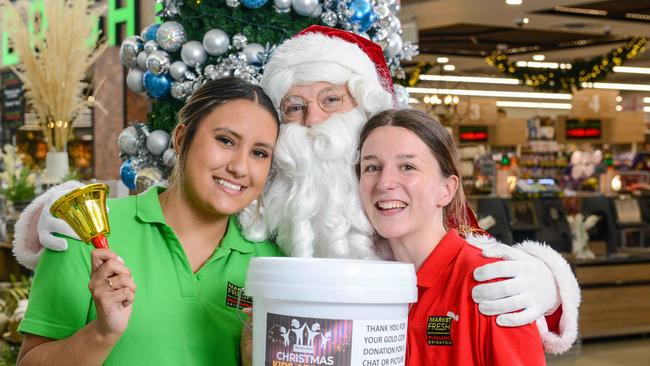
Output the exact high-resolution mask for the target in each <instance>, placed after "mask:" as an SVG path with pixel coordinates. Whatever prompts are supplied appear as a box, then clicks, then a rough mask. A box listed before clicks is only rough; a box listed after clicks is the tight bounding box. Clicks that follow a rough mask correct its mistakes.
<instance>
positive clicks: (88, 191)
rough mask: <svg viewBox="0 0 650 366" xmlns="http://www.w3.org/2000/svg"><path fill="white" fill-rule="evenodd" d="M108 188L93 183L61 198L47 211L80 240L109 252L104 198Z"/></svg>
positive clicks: (108, 229) (108, 228) (104, 185)
mask: <svg viewBox="0 0 650 366" xmlns="http://www.w3.org/2000/svg"><path fill="white" fill-rule="evenodd" d="M108 191H109V189H108V186H107V185H106V184H103V183H93V184H89V185H86V186H83V187H80V188H77V189H75V190H73V191H71V192H69V193H67V194H66V195H64V196H62V197H61V198H59V199H58V200H56V202H54V204H53V205H52V207H51V208H50V213H52V215H54V217H57V218H59V219H61V220H63V221H65V222H66V223H67V224H68V225H70V227H71V228H72V230H74V232H75V233H76V234H77V235H79V237H80V238H81V240H82V241H83V242H85V243H87V244H89V243H91V242H92V245H93V246H94V247H95V248H97V249H109V248H108V241H107V240H106V236H105V234H108V233H109V232H110V231H111V229H110V227H109V226H108V214H107V212H106V197H107V196H108Z"/></svg>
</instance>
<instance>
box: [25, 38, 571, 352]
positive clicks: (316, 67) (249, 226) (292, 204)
mask: <svg viewBox="0 0 650 366" xmlns="http://www.w3.org/2000/svg"><path fill="white" fill-rule="evenodd" d="M261 84H262V87H263V88H264V90H265V92H266V93H267V94H268V95H269V96H270V97H271V100H272V101H273V103H274V105H275V106H276V107H277V108H278V111H279V113H280V115H281V118H282V122H283V125H282V127H281V132H280V136H279V138H278V142H277V144H276V149H275V155H274V162H273V168H272V172H271V177H270V179H269V182H268V184H267V187H266V189H265V191H264V193H263V195H262V197H260V198H259V199H258V202H254V203H253V204H252V205H251V206H249V207H248V208H247V209H246V210H244V212H242V213H241V215H240V222H241V224H242V226H243V229H244V234H245V236H246V237H247V238H248V239H249V240H253V241H259V240H262V239H266V238H273V239H275V241H276V242H277V244H278V245H279V246H280V247H281V248H282V249H283V250H284V252H285V253H286V254H287V255H291V256H297V257H332V258H364V259H366V258H368V259H376V258H381V259H390V258H391V253H390V251H389V249H388V247H387V246H385V245H382V242H383V240H382V238H379V237H376V235H375V234H374V231H373V229H372V226H371V225H370V222H369V221H368V219H367V217H366V215H365V213H364V210H363V207H362V205H361V202H360V199H359V194H358V178H357V175H356V164H357V159H358V157H357V155H358V152H357V149H358V146H357V145H358V140H359V132H360V130H361V127H362V126H363V124H364V123H365V122H366V121H367V120H368V118H369V117H370V116H371V115H373V114H375V113H377V112H379V111H382V110H385V109H389V108H393V107H394V105H393V93H392V91H393V86H392V82H391V79H390V73H389V71H388V68H387V67H386V63H385V61H384V56H383V53H382V50H381V48H380V47H379V46H378V45H376V44H375V43H373V42H371V41H369V40H367V39H365V38H363V37H361V36H359V35H356V34H353V33H349V32H346V31H342V30H338V29H332V28H327V27H321V26H312V27H309V28H307V29H306V30H304V31H302V32H301V33H299V34H298V35H296V36H295V37H294V38H292V39H289V40H287V41H285V42H284V43H283V44H281V45H280V46H279V47H278V48H277V49H276V50H275V52H274V53H273V55H272V57H271V59H270V61H269V62H268V63H267V64H266V65H265V68H264V75H263V78H262V81H261ZM386 143H387V144H390V141H386ZM75 186H76V185H75V184H74V183H70V182H69V183H66V184H64V185H62V186H60V187H54V188H52V189H51V190H50V191H48V192H47V193H46V194H44V195H42V196H40V197H39V198H37V199H36V200H35V201H34V203H33V204H32V205H31V206H30V207H29V208H28V209H27V210H26V211H25V212H24V214H23V215H22V217H21V219H20V222H19V223H18V225H17V229H16V245H15V248H16V249H15V254H16V256H17V258H18V259H19V260H21V262H22V263H24V264H26V265H28V266H31V267H33V266H34V265H35V263H36V261H37V260H38V256H39V254H40V251H42V249H43V246H44V247H47V248H51V249H54V250H65V249H66V241H65V240H63V239H60V238H57V237H55V236H53V235H52V233H53V232H59V233H63V234H66V235H73V233H72V232H71V230H70V229H69V228H68V227H67V225H66V224H65V223H63V222H62V221H60V220H58V219H55V218H53V217H52V216H50V215H49V206H50V205H51V204H52V203H53V202H54V201H55V200H56V198H58V197H59V196H61V195H62V194H63V193H65V192H67V191H69V190H70V189H71V188H73V187H75ZM36 223H38V225H36ZM450 224H451V225H452V226H453V223H450ZM36 227H38V229H35V228H36ZM468 240H469V241H471V242H473V243H475V244H476V245H481V246H482V247H483V248H484V249H483V254H484V255H485V256H488V257H496V258H502V259H504V260H503V261H499V262H495V263H491V264H488V265H485V266H483V267H480V268H478V269H477V270H476V271H475V272H474V276H475V278H476V279H477V280H478V281H490V280H493V279H496V278H505V280H503V281H498V282H489V283H485V284H481V285H478V286H476V287H475V288H474V289H473V298H474V301H476V302H477V303H478V304H479V309H480V311H481V312H482V313H484V314H486V315H497V314H501V315H499V316H498V318H497V322H498V324H500V325H503V326H518V325H522V324H527V323H530V322H532V321H537V325H538V327H539V329H540V332H541V334H542V339H543V342H544V346H545V349H546V351H547V352H551V353H560V352H563V351H565V350H567V349H568V348H569V347H570V346H571V344H572V343H573V342H574V340H575V339H576V335H577V312H578V305H579V302H580V294H579V289H578V285H577V281H576V279H575V277H574V276H573V274H572V272H571V269H570V267H569V265H568V264H567V263H566V261H565V260H564V259H563V258H562V256H561V255H560V254H559V253H557V252H555V251H554V250H552V249H551V248H549V247H547V246H545V245H542V244H539V243H535V242H524V243H522V244H519V245H516V246H514V247H510V246H507V245H503V244H499V243H497V242H496V241H494V239H492V238H489V237H487V236H479V235H477V236H474V237H471V238H468Z"/></svg>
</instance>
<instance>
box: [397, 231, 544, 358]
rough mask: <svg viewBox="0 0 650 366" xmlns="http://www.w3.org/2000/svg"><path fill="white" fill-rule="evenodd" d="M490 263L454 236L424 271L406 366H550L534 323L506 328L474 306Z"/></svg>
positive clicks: (411, 316)
mask: <svg viewBox="0 0 650 366" xmlns="http://www.w3.org/2000/svg"><path fill="white" fill-rule="evenodd" d="M495 261H496V260H495V259H490V258H485V257H483V255H482V254H481V250H480V249H477V248H475V247H473V246H472V245H470V244H469V243H467V242H466V241H465V240H464V239H462V238H461V237H460V236H458V234H457V233H456V230H450V231H449V232H448V233H447V234H446V235H445V236H444V237H443V238H442V240H441V241H440V243H439V244H438V246H437V247H436V248H435V249H434V250H433V252H431V254H430V255H429V257H428V258H427V259H426V260H425V261H424V263H423V264H422V267H421V268H420V269H419V270H418V273H417V278H418V302H417V303H415V304H413V306H412V307H411V309H410V312H409V323H408V340H407V349H406V364H407V365H408V366H416V365H417V366H420V365H427V366H429V365H455V366H460V365H471V366H474V365H490V366H491V365H508V366H515V365H526V366H534V365H545V364H546V361H545V359H544V350H543V348H542V341H541V338H540V335H539V331H538V330H537V327H536V326H535V324H534V323H531V324H528V325H525V326H522V327H517V328H507V327H500V326H498V325H497V324H496V317H495V316H485V315H483V314H481V313H480V312H479V310H478V305H477V304H476V303H475V302H474V301H473V300H472V288H474V286H476V285H477V284H478V283H477V281H475V280H474V276H473V275H472V273H473V271H474V269H475V268H476V267H480V266H482V265H484V264H486V263H491V262H495Z"/></svg>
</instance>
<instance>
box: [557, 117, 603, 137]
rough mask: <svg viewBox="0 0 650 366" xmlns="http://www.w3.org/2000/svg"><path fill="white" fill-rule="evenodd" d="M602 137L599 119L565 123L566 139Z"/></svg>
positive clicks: (571, 120) (575, 120)
mask: <svg viewBox="0 0 650 366" xmlns="http://www.w3.org/2000/svg"><path fill="white" fill-rule="evenodd" d="M601 135H602V124H601V121H600V120H599V119H588V120H585V121H580V120H577V119H568V120H567V121H566V128H565V136H566V138H567V139H576V140H579V139H598V138H600V137H601Z"/></svg>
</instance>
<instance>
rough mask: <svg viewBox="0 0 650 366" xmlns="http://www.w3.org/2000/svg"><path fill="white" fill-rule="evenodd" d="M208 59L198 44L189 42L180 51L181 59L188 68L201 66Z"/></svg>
mask: <svg viewBox="0 0 650 366" xmlns="http://www.w3.org/2000/svg"><path fill="white" fill-rule="evenodd" d="M207 58H208V55H207V54H206V53H205V50H203V46H202V45H201V43H200V42H197V41H189V42H187V43H185V44H184V45H183V48H182V49H181V59H182V60H183V62H185V64H186V65H187V66H189V67H192V68H193V67H196V66H197V65H203V63H204V62H205V60H206V59H207Z"/></svg>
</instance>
